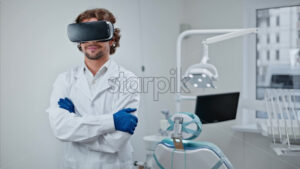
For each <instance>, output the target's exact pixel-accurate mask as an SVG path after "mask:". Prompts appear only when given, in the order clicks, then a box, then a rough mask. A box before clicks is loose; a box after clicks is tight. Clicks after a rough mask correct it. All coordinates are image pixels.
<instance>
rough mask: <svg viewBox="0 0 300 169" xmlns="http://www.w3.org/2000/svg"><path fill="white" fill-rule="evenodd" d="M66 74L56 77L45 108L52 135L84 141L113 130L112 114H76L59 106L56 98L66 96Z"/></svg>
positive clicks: (63, 139) (64, 139)
mask: <svg viewBox="0 0 300 169" xmlns="http://www.w3.org/2000/svg"><path fill="white" fill-rule="evenodd" d="M67 75H68V74H67V73H63V74H61V75H59V76H58V78H57V79H56V81H55V83H54V85H53V90H52V93H51V98H50V106H49V108H48V109H47V110H46V111H47V112H48V115H49V121H50V126H51V129H52V131H53V133H54V135H55V136H56V137H57V138H58V139H59V140H61V141H69V142H85V141H90V140H95V139H97V138H98V137H99V135H103V134H105V133H108V132H113V131H115V126H114V121H113V115H112V114H107V115H99V116H94V115H93V116H78V115H76V114H74V113H69V112H68V111H67V110H65V109H62V108H59V106H58V100H59V99H60V98H65V97H68V91H69V87H70V85H69V82H68V80H67V79H68V76H67Z"/></svg>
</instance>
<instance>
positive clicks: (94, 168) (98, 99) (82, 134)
mask: <svg viewBox="0 0 300 169" xmlns="http://www.w3.org/2000/svg"><path fill="white" fill-rule="evenodd" d="M83 67H84V66H83V65H81V66H77V67H75V68H73V69H71V70H69V71H67V72H64V73H62V74H60V75H59V76H58V78H57V79H56V81H55V83H54V85H53V91H52V95H51V99H50V106H49V108H48V109H47V112H48V114H49V121H50V126H51V128H52V130H53V133H54V135H55V136H56V137H57V138H58V139H59V140H61V141H63V142H64V144H65V145H64V157H63V160H62V167H61V168H62V169H131V168H132V152H133V149H132V146H131V145H130V141H129V140H130V137H131V135H130V134H128V133H125V132H121V131H116V130H115V127H114V120H113V114H114V113H115V112H117V111H118V110H120V109H123V108H128V107H130V108H138V106H139V93H138V91H137V90H136V91H135V92H133V90H131V91H130V92H127V91H126V90H123V91H122V92H116V91H114V92H112V90H111V89H112V87H113V85H112V83H109V82H108V80H109V79H114V80H116V81H117V80H118V79H119V78H118V77H119V74H120V73H122V74H123V75H124V77H125V78H129V77H135V78H136V76H135V75H134V74H133V73H131V72H129V71H128V70H126V69H124V68H123V67H121V66H119V65H118V64H117V63H115V62H114V61H113V60H112V59H111V62H110V64H109V66H108V67H107V71H106V72H105V73H104V75H103V76H102V77H101V78H99V80H100V82H99V83H98V84H99V85H98V86H97V87H96V90H95V92H94V93H91V90H90V88H89V85H88V82H87V79H86V77H85V75H84V69H83ZM114 84H116V83H114ZM114 89H116V88H114ZM65 97H68V98H70V99H71V100H72V101H73V103H74V105H75V113H76V114H73V113H69V112H68V111H67V110H65V109H61V108H59V106H58V103H57V102H58V100H59V99H60V98H65ZM134 114H135V115H136V112H135V113H134Z"/></svg>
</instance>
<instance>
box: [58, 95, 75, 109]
mask: <svg viewBox="0 0 300 169" xmlns="http://www.w3.org/2000/svg"><path fill="white" fill-rule="evenodd" d="M58 105H59V107H60V108H62V109H66V110H68V111H69V112H70V113H75V106H74V104H73V102H72V101H71V100H70V99H69V98H67V97H65V98H64V99H62V98H60V99H59V101H58Z"/></svg>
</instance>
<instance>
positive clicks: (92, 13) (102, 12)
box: [75, 8, 121, 54]
mask: <svg viewBox="0 0 300 169" xmlns="http://www.w3.org/2000/svg"><path fill="white" fill-rule="evenodd" d="M90 18H97V19H98V21H100V20H105V21H109V22H111V23H112V24H114V23H116V18H115V16H114V15H113V14H112V13H111V12H110V11H109V10H107V9H104V8H96V9H90V10H86V11H84V12H83V13H81V14H79V15H78V16H77V18H76V20H75V22H76V23H81V22H82V21H83V20H84V19H90ZM120 38H121V35H120V29H119V28H114V36H113V38H112V41H113V42H114V43H113V45H112V46H111V47H110V54H114V53H115V52H116V48H117V47H119V46H120ZM77 47H78V49H79V50H80V51H81V50H82V49H81V47H80V44H79V45H78V46H77Z"/></svg>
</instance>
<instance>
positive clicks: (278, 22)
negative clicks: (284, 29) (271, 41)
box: [276, 16, 280, 26]
mask: <svg viewBox="0 0 300 169" xmlns="http://www.w3.org/2000/svg"><path fill="white" fill-rule="evenodd" d="M276 25H277V26H280V16H277V17H276Z"/></svg>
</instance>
